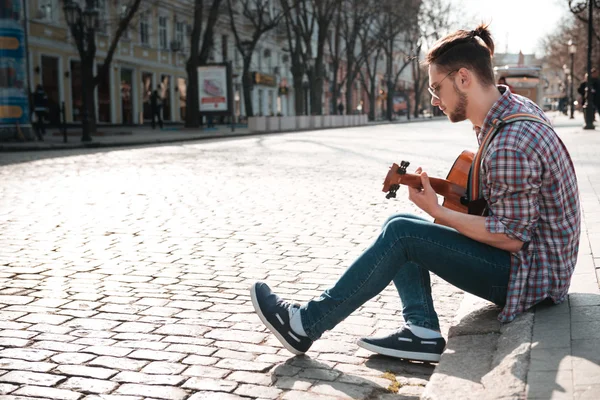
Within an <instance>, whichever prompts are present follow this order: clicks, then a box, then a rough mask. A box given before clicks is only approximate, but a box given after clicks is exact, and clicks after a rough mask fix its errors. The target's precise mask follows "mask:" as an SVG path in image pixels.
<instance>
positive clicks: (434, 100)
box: [431, 96, 440, 107]
mask: <svg viewBox="0 0 600 400" xmlns="http://www.w3.org/2000/svg"><path fill="white" fill-rule="evenodd" d="M439 104H440V99H438V98H437V97H434V96H431V105H432V106H434V107H437V106H438V105H439Z"/></svg>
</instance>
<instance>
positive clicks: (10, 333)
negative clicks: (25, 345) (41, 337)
mask: <svg viewBox="0 0 600 400" xmlns="http://www.w3.org/2000/svg"><path fill="white" fill-rule="evenodd" d="M0 318H2V316H1V315H0ZM37 334H38V333H37V332H29V331H15V330H11V329H5V330H2V331H0V337H12V338H21V339H31V338H32V337H34V336H36V335H37Z"/></svg>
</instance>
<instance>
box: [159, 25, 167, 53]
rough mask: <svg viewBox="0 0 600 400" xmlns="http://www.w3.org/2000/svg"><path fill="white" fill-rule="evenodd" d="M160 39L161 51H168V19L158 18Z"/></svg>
mask: <svg viewBox="0 0 600 400" xmlns="http://www.w3.org/2000/svg"><path fill="white" fill-rule="evenodd" d="M158 39H159V42H158V44H159V47H160V49H161V50H167V49H168V48H169V42H168V38H167V17H158Z"/></svg>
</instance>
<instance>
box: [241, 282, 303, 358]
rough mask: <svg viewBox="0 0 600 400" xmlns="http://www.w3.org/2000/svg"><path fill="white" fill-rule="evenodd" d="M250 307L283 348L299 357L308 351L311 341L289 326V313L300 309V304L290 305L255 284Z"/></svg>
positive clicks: (265, 285) (263, 287)
mask: <svg viewBox="0 0 600 400" xmlns="http://www.w3.org/2000/svg"><path fill="white" fill-rule="evenodd" d="M250 297H251V298H252V305H253V306H254V309H255V310H256V313H257V314H258V317H259V318H260V320H261V321H262V322H263V324H265V325H266V327H267V328H269V330H270V331H271V332H272V333H273V334H274V335H275V337H277V339H279V341H280V342H281V344H282V345H283V347H285V348H286V349H287V350H288V351H290V352H291V353H293V354H296V355H300V354H304V353H306V352H307V351H308V349H309V348H310V346H312V344H313V341H312V340H310V339H309V338H307V337H306V336H302V335H298V334H297V333H295V332H294V331H293V330H292V327H291V326H290V311H294V310H293V309H294V308H300V304H291V303H288V302H287V301H284V300H283V299H281V297H279V296H277V295H276V294H275V293H273V292H272V291H271V288H269V286H268V285H267V284H266V283H264V282H256V283H255V284H254V285H252V287H251V288H250Z"/></svg>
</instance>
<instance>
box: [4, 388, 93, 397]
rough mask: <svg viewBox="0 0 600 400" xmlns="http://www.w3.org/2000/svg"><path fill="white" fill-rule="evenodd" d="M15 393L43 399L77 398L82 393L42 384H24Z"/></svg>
mask: <svg viewBox="0 0 600 400" xmlns="http://www.w3.org/2000/svg"><path fill="white" fill-rule="evenodd" d="M14 394H15V395H20V396H32V397H43V398H44V399H56V400H78V399H79V398H81V397H82V396H83V395H82V394H81V393H77V392H73V391H70V390H65V389H55V388H48V387H42V386H25V387H22V388H21V389H19V390H17V391H16V392H14Z"/></svg>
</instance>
